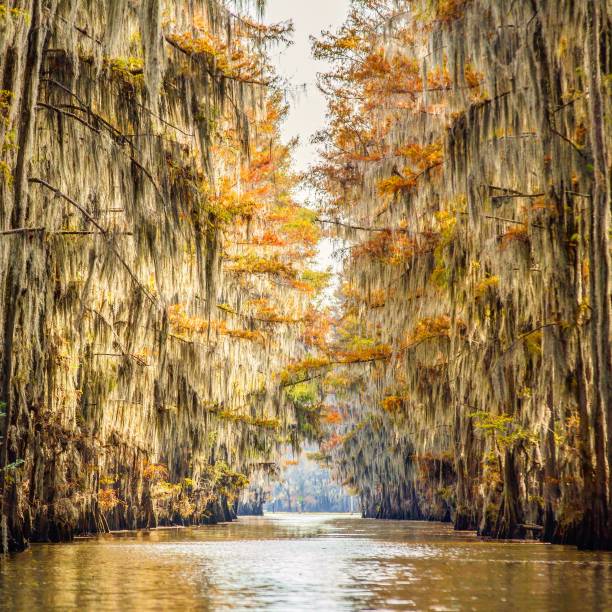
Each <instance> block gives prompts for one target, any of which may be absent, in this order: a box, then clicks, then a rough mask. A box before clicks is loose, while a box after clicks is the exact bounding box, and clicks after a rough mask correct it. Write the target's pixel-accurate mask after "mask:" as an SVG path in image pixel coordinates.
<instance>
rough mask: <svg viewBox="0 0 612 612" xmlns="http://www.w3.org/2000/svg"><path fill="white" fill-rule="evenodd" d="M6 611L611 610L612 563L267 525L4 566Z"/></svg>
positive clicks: (336, 526) (47, 553) (474, 542)
mask: <svg viewBox="0 0 612 612" xmlns="http://www.w3.org/2000/svg"><path fill="white" fill-rule="evenodd" d="M0 594H1V597H0V607H2V609H10V610H28V611H30V610H139V611H140V610H208V609H211V610H223V609H232V610H240V609H249V610H282V611H289V610H324V611H327V610H412V609H415V610H487V611H489V610H513V611H516V612H519V611H524V610H555V611H557V610H580V611H582V610H606V609H607V610H612V555H611V554H607V553H584V552H579V551H576V550H575V549H573V548H570V547H562V546H547V545H541V544H523V543H516V544H514V543H511V544H498V543H490V542H481V541H479V540H478V539H477V538H476V537H474V536H471V535H458V534H456V533H454V532H453V531H452V530H451V529H450V528H448V527H446V526H442V525H439V524H431V523H413V522H400V521H371V520H362V519H359V518H357V517H356V516H350V515H331V514H324V515H314V514H310V515H309V514H302V515H287V514H276V515H268V516H267V517H265V518H243V519H240V521H239V522H237V523H233V524H226V525H218V526H215V527H203V528H201V529H176V530H164V531H155V532H149V533H129V534H121V535H113V536H104V537H100V538H96V539H88V540H79V541H77V542H75V543H72V544H61V545H37V546H34V547H32V549H31V550H30V551H28V552H25V553H23V554H21V555H17V556H14V557H10V558H9V559H8V560H5V561H0Z"/></svg>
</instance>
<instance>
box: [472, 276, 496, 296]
mask: <svg viewBox="0 0 612 612" xmlns="http://www.w3.org/2000/svg"><path fill="white" fill-rule="evenodd" d="M498 285H499V276H487V278H483V279H482V280H481V281H478V282H477V283H476V285H475V286H474V296H475V297H476V298H482V297H484V296H485V295H486V294H487V293H488V292H489V290H490V289H493V288H495V287H497V286H498Z"/></svg>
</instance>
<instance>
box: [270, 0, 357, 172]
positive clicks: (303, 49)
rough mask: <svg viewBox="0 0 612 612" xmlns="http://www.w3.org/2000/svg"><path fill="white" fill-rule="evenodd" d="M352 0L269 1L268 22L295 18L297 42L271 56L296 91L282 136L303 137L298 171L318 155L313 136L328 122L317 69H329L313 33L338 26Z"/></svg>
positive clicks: (298, 152)
mask: <svg viewBox="0 0 612 612" xmlns="http://www.w3.org/2000/svg"><path fill="white" fill-rule="evenodd" d="M349 4H350V0H267V2H266V15H265V19H266V21H267V22H269V23H275V22H278V21H286V20H288V19H291V20H293V24H294V26H295V33H294V36H293V40H294V44H293V45H291V46H290V47H289V48H287V49H284V50H279V51H278V52H275V51H273V52H272V59H273V61H274V63H275V64H276V67H277V70H278V72H279V74H280V75H281V76H283V77H285V78H286V79H288V80H289V82H290V83H291V85H293V86H294V87H295V89H296V90H297V89H298V88H299V86H300V85H304V84H305V85H306V90H305V91H303V92H300V93H298V94H297V97H296V99H294V100H292V101H291V102H292V103H291V111H290V115H289V118H288V120H287V121H286V122H285V125H284V131H283V136H284V138H285V139H287V140H288V139H290V138H292V137H294V136H299V137H300V146H299V148H298V150H297V151H296V154H295V160H296V165H297V170H299V171H303V170H306V169H307V168H308V166H309V165H310V164H311V162H312V161H313V160H314V157H315V148H314V147H313V146H312V145H311V144H310V143H309V140H310V137H311V136H312V135H313V134H314V133H315V132H316V131H317V130H319V129H321V128H322V127H324V125H325V99H324V98H323V94H321V92H319V90H318V89H317V87H316V80H317V72H323V71H324V70H325V69H326V66H325V63H323V62H317V61H315V60H314V59H313V57H312V54H311V50H310V36H311V35H312V36H318V35H319V33H320V32H321V30H325V29H335V28H337V27H338V26H340V25H341V24H342V22H343V21H344V20H345V18H346V16H347V14H348V8H349Z"/></svg>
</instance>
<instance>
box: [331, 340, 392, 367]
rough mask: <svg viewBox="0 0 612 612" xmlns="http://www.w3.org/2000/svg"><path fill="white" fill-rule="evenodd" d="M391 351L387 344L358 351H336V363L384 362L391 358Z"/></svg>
mask: <svg viewBox="0 0 612 612" xmlns="http://www.w3.org/2000/svg"><path fill="white" fill-rule="evenodd" d="M392 354H393V351H392V349H391V347H390V346H389V345H388V344H377V345H374V346H369V347H364V348H362V349H359V350H352V351H338V357H337V360H338V361H337V362H338V363H341V364H355V363H368V362H371V361H385V360H388V359H390V358H391V355H392Z"/></svg>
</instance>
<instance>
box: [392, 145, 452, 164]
mask: <svg viewBox="0 0 612 612" xmlns="http://www.w3.org/2000/svg"><path fill="white" fill-rule="evenodd" d="M395 154H396V155H398V156H399V157H405V158H406V159H407V160H409V161H410V163H411V164H413V165H414V166H416V167H417V168H418V169H419V170H425V169H426V168H429V167H431V166H437V165H439V164H440V163H442V160H443V159H444V156H443V148H442V143H441V142H434V143H432V144H429V145H420V144H418V143H412V144H409V145H405V146H403V147H399V148H398V149H396V151H395Z"/></svg>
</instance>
